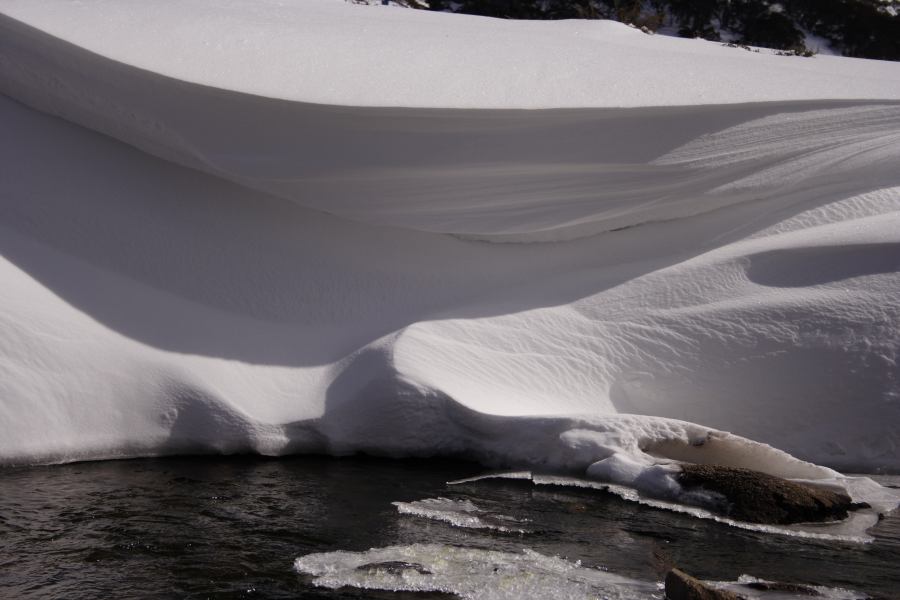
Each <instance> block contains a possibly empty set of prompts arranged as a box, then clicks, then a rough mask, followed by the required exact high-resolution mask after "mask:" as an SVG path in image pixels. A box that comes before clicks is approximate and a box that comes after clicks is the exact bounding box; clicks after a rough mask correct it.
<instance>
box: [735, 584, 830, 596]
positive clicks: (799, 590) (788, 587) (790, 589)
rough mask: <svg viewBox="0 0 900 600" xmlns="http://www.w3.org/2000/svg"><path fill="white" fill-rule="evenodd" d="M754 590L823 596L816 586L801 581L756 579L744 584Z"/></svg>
mask: <svg viewBox="0 0 900 600" xmlns="http://www.w3.org/2000/svg"><path fill="white" fill-rule="evenodd" d="M744 585H746V586H747V587H748V588H750V589H753V590H761V591H763V592H786V593H789V594H794V595H797V596H821V595H822V594H820V593H819V592H818V590H816V589H815V588H812V587H810V586H808V585H802V584H799V583H784V582H781V581H754V582H752V583H746V584H744Z"/></svg>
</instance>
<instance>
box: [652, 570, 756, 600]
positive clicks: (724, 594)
mask: <svg viewBox="0 0 900 600" xmlns="http://www.w3.org/2000/svg"><path fill="white" fill-rule="evenodd" d="M666 598H667V599H668V600H741V597H740V596H738V595H737V594H735V593H734V592H729V591H728V590H717V589H715V588H712V587H709V586H708V585H706V584H705V583H703V582H702V581H700V580H699V579H696V578H694V577H691V576H690V575H688V574H687V573H685V572H684V571H682V570H681V569H672V570H671V571H669V572H668V573H667V574H666Z"/></svg>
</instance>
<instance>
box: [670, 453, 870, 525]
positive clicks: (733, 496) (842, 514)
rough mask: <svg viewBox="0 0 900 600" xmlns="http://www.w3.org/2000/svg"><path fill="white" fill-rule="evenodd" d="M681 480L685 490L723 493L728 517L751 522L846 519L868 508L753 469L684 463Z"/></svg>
mask: <svg viewBox="0 0 900 600" xmlns="http://www.w3.org/2000/svg"><path fill="white" fill-rule="evenodd" d="M678 483H680V484H681V486H682V487H684V488H685V489H686V490H689V491H695V490H705V491H707V492H714V493H715V494H718V495H721V496H724V497H725V498H726V500H727V502H726V503H725V504H724V506H719V507H718V508H719V510H720V512H722V513H723V514H725V515H726V516H728V517H730V518H732V519H737V520H740V521H746V522H748V523H765V524H770V525H787V524H790V523H804V522H816V521H836V520H840V519H845V518H847V514H848V511H850V510H855V509H858V508H866V507H867V505H865V504H854V503H853V501H852V500H851V498H850V496H848V495H847V494H844V493H840V492H835V491H832V490H826V489H820V488H816V487H813V486H810V485H803V484H800V483H795V482H793V481H788V480H786V479H782V478H781V477H775V476H773V475H767V474H766V473H760V472H759V471H751V470H750V469H741V468H736V467H724V466H720V465H697V464H684V465H682V466H681V473H680V474H679V475H678Z"/></svg>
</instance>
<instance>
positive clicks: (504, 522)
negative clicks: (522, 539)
mask: <svg viewBox="0 0 900 600" xmlns="http://www.w3.org/2000/svg"><path fill="white" fill-rule="evenodd" d="M393 504H394V506H396V507H397V512H399V513H400V514H401V515H413V516H416V517H422V518H424V519H432V520H435V521H444V522H445V523H450V524H451V525H453V526H454V527H461V528H463V529H491V530H494V531H500V532H503V533H526V531H527V529H524V528H523V527H524V524H523V523H522V522H521V521H519V520H518V519H516V518H515V517H511V516H509V515H502V514H493V513H488V512H485V511H484V510H482V509H481V508H479V507H478V506H477V505H476V504H475V503H474V502H472V501H471V500H454V499H452V498H443V497H441V498H425V499H423V500H414V501H412V502H394V503H393Z"/></svg>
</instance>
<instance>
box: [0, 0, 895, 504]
mask: <svg viewBox="0 0 900 600" xmlns="http://www.w3.org/2000/svg"><path fill="white" fill-rule="evenodd" d="M0 13H2V14H0V91H2V92H3V93H4V94H6V96H8V97H4V98H0V123H2V131H3V132H4V135H3V136H2V137H0V161H2V164H3V171H2V176H0V227H2V235H0V251H2V261H0V281H2V286H0V307H2V310H0V332H2V334H0V429H2V433H3V435H2V436H0V461H2V462H3V463H5V464H16V463H35V462H56V461H69V460H79V459H92V458H112V457H127V456H137V455H155V454H167V453H175V452H197V451H214V452H242V451H253V452H260V453H265V454H284V453H291V452H329V453H334V454H346V453H352V452H358V451H365V452H372V453H378V454H386V455H396V456H401V455H426V456H427V455H438V454H441V455H460V456H468V457H472V458H476V459H478V460H480V461H482V462H483V463H485V464H489V465H498V466H499V465H503V466H522V467H526V468H529V469H534V470H536V471H542V470H543V471H549V472H555V473H562V472H565V473H575V474H580V475H586V476H590V477H594V478H599V479H602V480H606V481H611V482H614V483H618V484H626V485H631V486H635V487H638V488H641V489H643V490H645V491H647V492H649V493H656V494H660V493H667V494H670V495H671V494H673V493H675V494H676V495H677V490H673V489H672V486H673V485H675V486H677V484H675V483H674V481H673V480H672V479H671V478H670V477H668V473H669V472H670V471H671V469H672V468H673V467H672V466H671V465H672V464H673V461H677V460H690V461H694V462H716V463H720V464H728V465H734V466H743V467H749V468H754V469H758V470H762V471H766V472H769V473H773V474H776V475H781V476H785V477H791V478H800V479H813V480H829V481H833V480H835V479H840V476H839V475H838V474H837V473H836V472H834V471H832V470H831V469H829V468H825V467H820V466H816V465H815V464H812V463H813V462H814V463H819V464H824V465H829V466H830V467H834V468H841V469H852V470H860V471H872V470H876V469H887V470H897V469H898V468H900V433H898V432H900V428H898V424H900V381H898V376H900V367H898V364H897V361H898V359H900V65H897V64H889V63H879V62H877V61H861V60H852V59H843V58H836V57H817V58H815V59H804V58H799V57H779V56H774V55H771V54H768V53H765V52H762V53H759V54H756V53H747V52H744V51H741V50H739V49H738V50H736V49H731V48H723V47H721V46H719V45H715V44H710V43H706V42H700V41H696V40H680V39H674V38H657V37H651V36H645V35H644V34H641V33H640V32H637V31H634V30H631V29H628V28H627V27H624V26H622V25H618V24H613V23H605V22H594V23H582V22H564V23H515V22H504V21H495V20H490V19H477V18H466V17H459V16H453V15H441V14H433V13H427V14H426V13H420V12H416V11H403V10H393V9H385V8H380V7H360V6H351V5H348V4H345V3H341V2H334V1H332V0H306V1H303V2H295V3H277V4H276V3H270V2H261V1H258V0H257V1H254V2H249V1H248V2H242V1H238V0H235V1H233V2H228V3H225V4H224V6H222V5H221V3H213V2H211V1H209V0H193V1H191V2H180V3H172V4H163V5H162V6H156V5H154V6H153V7H148V6H147V5H146V3H142V2H138V1H137V0H129V1H125V2H116V3H104V2H100V1H90V2H82V3H78V4H66V5H60V4H59V3H54V2H44V1H35V0H29V1H28V2H24V1H17V0H0ZM536 40H539V42H540V43H537V42H536ZM35 109H37V110H35ZM524 109H541V110H524ZM59 117H62V119H60V118H59ZM101 134H105V135H101ZM498 242H506V243H498ZM521 242H530V243H521ZM537 242H543V243H537ZM726 431H728V432H732V433H726ZM751 440H755V441H751ZM776 447H777V448H779V449H778V450H776V449H775V448H776ZM788 453H790V454H788ZM792 455H793V456H792ZM795 457H797V458H795ZM806 461H811V462H806ZM842 481H843V482H844V483H845V484H846V485H850V487H851V488H852V489H853V490H856V491H857V492H858V494H857V495H859V496H860V497H870V496H871V495H872V494H874V496H878V494H879V493H876V492H874V491H872V488H871V487H870V486H866V485H857V484H852V485H851V484H850V483H848V482H847V480H842ZM859 490H863V491H859ZM865 490H868V491H865ZM874 496H872V497H874ZM879 497H880V496H879ZM880 501H881V502H882V505H884V506H888V505H889V504H890V502H889V501H886V500H884V499H883V498H881V500H880Z"/></svg>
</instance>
